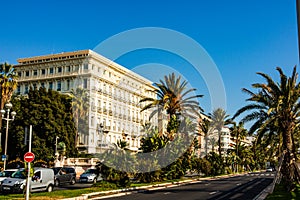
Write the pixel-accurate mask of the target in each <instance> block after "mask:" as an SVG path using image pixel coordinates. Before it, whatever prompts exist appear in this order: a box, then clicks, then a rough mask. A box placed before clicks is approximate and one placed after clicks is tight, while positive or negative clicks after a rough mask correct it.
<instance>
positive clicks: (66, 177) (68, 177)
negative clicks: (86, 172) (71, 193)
mask: <svg viewBox="0 0 300 200" xmlns="http://www.w3.org/2000/svg"><path fill="white" fill-rule="evenodd" d="M52 169H53V171H54V183H55V186H59V185H61V184H65V183H70V184H71V185H74V184H75V183H76V172H75V169H74V168H72V167H53V168H52Z"/></svg>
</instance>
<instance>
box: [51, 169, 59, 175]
mask: <svg viewBox="0 0 300 200" xmlns="http://www.w3.org/2000/svg"><path fill="white" fill-rule="evenodd" d="M52 169H53V171H54V174H55V175H56V174H58V172H59V170H60V169H61V167H53V168H52Z"/></svg>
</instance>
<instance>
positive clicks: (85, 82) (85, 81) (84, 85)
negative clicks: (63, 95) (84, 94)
mask: <svg viewBox="0 0 300 200" xmlns="http://www.w3.org/2000/svg"><path fill="white" fill-rule="evenodd" d="M83 88H85V89H86V88H87V79H83Z"/></svg>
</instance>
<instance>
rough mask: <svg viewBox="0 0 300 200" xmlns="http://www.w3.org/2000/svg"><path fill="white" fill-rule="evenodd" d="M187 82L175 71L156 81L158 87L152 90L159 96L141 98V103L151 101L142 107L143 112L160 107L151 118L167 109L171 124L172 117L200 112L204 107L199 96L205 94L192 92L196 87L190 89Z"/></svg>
mask: <svg viewBox="0 0 300 200" xmlns="http://www.w3.org/2000/svg"><path fill="white" fill-rule="evenodd" d="M187 84H188V82H187V81H181V76H179V77H176V76H175V74H174V73H172V74H170V75H169V76H164V81H163V80H160V83H155V84H154V85H155V86H156V87H157V89H154V90H153V91H151V92H154V93H155V94H156V95H157V98H144V99H142V100H140V103H142V102H149V103H148V104H146V105H145V106H144V107H143V108H142V109H141V112H142V111H144V110H148V109H151V108H158V109H155V110H154V111H153V112H152V113H151V115H150V118H151V117H153V116H154V115H155V114H157V113H159V112H161V111H162V110H165V111H166V113H167V114H168V115H169V119H170V121H169V124H170V123H171V121H172V119H175V120H177V116H176V115H178V114H182V115H184V116H191V115H193V114H196V113H198V112H199V110H202V109H201V107H200V106H199V102H198V101H197V98H200V97H202V96H203V95H193V94H191V93H193V92H194V91H196V89H194V88H192V89H188V88H187ZM177 128H178V127H177Z"/></svg>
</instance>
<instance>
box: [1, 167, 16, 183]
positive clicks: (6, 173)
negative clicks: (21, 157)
mask: <svg viewBox="0 0 300 200" xmlns="http://www.w3.org/2000/svg"><path fill="white" fill-rule="evenodd" d="M18 170H19V169H6V170H4V171H2V172H0V184H1V182H2V181H3V180H4V179H6V178H8V177H10V176H11V175H12V174H13V173H14V172H16V171H18Z"/></svg>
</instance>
